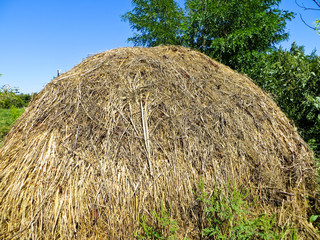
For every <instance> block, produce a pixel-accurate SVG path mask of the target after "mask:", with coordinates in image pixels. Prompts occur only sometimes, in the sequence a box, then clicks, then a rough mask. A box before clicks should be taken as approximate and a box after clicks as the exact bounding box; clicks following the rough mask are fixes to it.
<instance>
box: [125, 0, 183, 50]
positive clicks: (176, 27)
mask: <svg viewBox="0 0 320 240" xmlns="http://www.w3.org/2000/svg"><path fill="white" fill-rule="evenodd" d="M132 4H133V6H134V8H133V10H132V11H130V12H127V13H126V14H124V15H123V16H122V19H123V20H125V21H129V23H130V25H131V29H133V30H134V31H135V33H134V36H133V37H131V38H129V39H128V40H129V41H130V42H133V43H134V44H135V45H142V46H156V45H160V44H173V45H177V44H181V43H182V42H181V40H182V39H181V35H182V24H183V22H184V21H185V17H184V14H183V10H182V9H181V8H179V7H178V4H177V3H176V2H175V1H174V0H132Z"/></svg>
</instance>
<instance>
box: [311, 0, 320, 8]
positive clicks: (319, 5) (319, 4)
mask: <svg viewBox="0 0 320 240" xmlns="http://www.w3.org/2000/svg"><path fill="white" fill-rule="evenodd" d="M313 1H314V2H315V3H316V4H317V5H318V7H319V8H320V3H319V2H318V1H317V0H313ZM317 10H319V9H317Z"/></svg>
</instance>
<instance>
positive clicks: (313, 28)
mask: <svg viewBox="0 0 320 240" xmlns="http://www.w3.org/2000/svg"><path fill="white" fill-rule="evenodd" d="M300 19H301V21H302V22H303V23H304V24H305V25H306V26H307V27H309V28H311V29H312V30H317V29H316V28H315V27H312V26H310V25H309V24H308V23H306V21H305V20H304V19H303V17H302V15H301V13H300Z"/></svg>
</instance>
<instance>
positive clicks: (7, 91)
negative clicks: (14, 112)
mask: <svg viewBox="0 0 320 240" xmlns="http://www.w3.org/2000/svg"><path fill="white" fill-rule="evenodd" d="M31 99H32V95H31V94H23V93H19V89H18V88H11V87H10V86H9V85H4V86H2V87H1V88H0V108H5V109H9V108H12V107H16V108H22V107H26V106H27V105H28V103H29V102H30V101H31Z"/></svg>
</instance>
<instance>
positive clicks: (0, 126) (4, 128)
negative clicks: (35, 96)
mask: <svg viewBox="0 0 320 240" xmlns="http://www.w3.org/2000/svg"><path fill="white" fill-rule="evenodd" d="M23 112H24V108H10V109H0V146H1V145H2V143H3V138H4V136H5V135H6V134H7V133H8V132H9V131H10V128H11V126H12V124H13V123H14V122H15V121H16V119H17V118H18V117H20V115H21V114H22V113H23Z"/></svg>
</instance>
